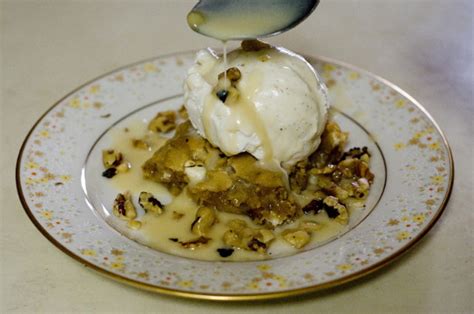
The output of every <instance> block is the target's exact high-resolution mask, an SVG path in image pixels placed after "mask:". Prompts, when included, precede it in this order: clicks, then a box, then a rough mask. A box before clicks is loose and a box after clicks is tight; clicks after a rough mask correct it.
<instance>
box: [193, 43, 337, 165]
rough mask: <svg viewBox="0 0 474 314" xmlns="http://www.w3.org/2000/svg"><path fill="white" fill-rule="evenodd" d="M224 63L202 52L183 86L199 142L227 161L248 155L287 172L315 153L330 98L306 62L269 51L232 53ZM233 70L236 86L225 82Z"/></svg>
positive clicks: (280, 51)
mask: <svg viewBox="0 0 474 314" xmlns="http://www.w3.org/2000/svg"><path fill="white" fill-rule="evenodd" d="M224 63H225V62H224V60H223V58H222V57H218V56H217V55H216V54H215V53H214V52H213V51H212V50H202V51H199V52H198V53H197V57H196V61H195V64H194V65H193V66H192V67H191V68H190V70H189V72H188V75H187V77H186V80H185V84H184V90H185V95H184V98H185V99H184V103H185V107H186V109H187V111H188V114H189V118H190V120H191V123H192V124H193V126H194V127H195V128H196V129H197V131H198V132H199V134H200V135H201V136H203V137H204V138H206V139H207V140H208V141H209V142H210V143H211V144H212V145H214V146H216V147H218V148H219V149H220V150H221V151H222V152H224V153H225V154H226V155H228V156H231V155H235V154H238V153H242V152H248V153H250V154H252V155H253V156H254V157H256V158H257V159H259V160H261V161H264V162H268V161H273V162H277V163H278V165H279V166H283V167H284V168H289V167H291V166H292V165H294V164H295V163H297V162H298V161H300V160H302V159H305V158H306V157H308V156H309V155H310V154H311V153H313V152H314V151H315V150H316V148H317V147H318V145H319V143H320V137H321V134H322V132H323V130H324V127H325V124H326V120H327V115H328V97H327V92H326V88H325V86H324V85H323V83H322V82H321V80H320V79H319V77H318V75H317V73H316V72H315V70H314V69H313V67H312V66H311V65H310V64H309V63H308V62H307V61H306V60H304V59H303V58H302V57H300V56H299V55H297V54H295V53H293V52H291V51H288V50H286V49H283V48H276V47H267V48H265V49H259V50H256V51H255V50H254V51H244V50H243V49H237V50H234V51H232V52H231V53H229V54H228V56H227V64H226V65H225V64H224ZM230 68H234V69H235V68H236V69H238V71H237V72H239V73H238V74H239V78H238V79H237V80H236V79H235V78H232V77H230V78H229V77H227V79H225V78H224V75H223V72H224V70H227V69H230ZM227 73H229V72H227ZM219 74H221V75H220V77H219ZM228 76H230V75H229V74H228ZM232 79H234V81H232Z"/></svg>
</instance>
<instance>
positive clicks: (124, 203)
mask: <svg viewBox="0 0 474 314" xmlns="http://www.w3.org/2000/svg"><path fill="white" fill-rule="evenodd" d="M112 212H113V214H114V215H115V216H117V217H119V218H120V219H123V220H132V219H135V218H136V217H137V211H136V210H135V206H133V202H132V200H131V195H130V193H129V192H126V193H125V194H122V193H119V194H118V195H117V197H116V198H115V201H114V205H113V210H112Z"/></svg>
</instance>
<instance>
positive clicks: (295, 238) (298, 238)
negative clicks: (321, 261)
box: [281, 229, 311, 249]
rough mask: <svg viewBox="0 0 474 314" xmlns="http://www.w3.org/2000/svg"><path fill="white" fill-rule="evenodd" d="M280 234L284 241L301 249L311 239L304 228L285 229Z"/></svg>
mask: <svg viewBox="0 0 474 314" xmlns="http://www.w3.org/2000/svg"><path fill="white" fill-rule="evenodd" d="M281 235H282V237H283V239H285V241H287V242H288V243H290V244H291V245H292V246H294V247H295V248H297V249H301V248H302V247H303V246H305V245H306V244H308V242H309V240H311V235H310V234H309V233H308V232H307V231H306V230H300V229H286V230H285V231H283V232H282V233H281Z"/></svg>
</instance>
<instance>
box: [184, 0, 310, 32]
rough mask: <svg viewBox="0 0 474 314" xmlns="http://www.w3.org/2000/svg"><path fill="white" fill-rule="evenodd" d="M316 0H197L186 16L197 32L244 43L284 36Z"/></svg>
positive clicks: (304, 15) (302, 18)
mask: <svg viewBox="0 0 474 314" xmlns="http://www.w3.org/2000/svg"><path fill="white" fill-rule="evenodd" d="M318 4H319V0H200V1H199V2H198V3H197V4H196V5H195V6H194V8H193V9H192V10H191V12H189V14H188V16H187V20H188V24H189V26H190V27H191V28H192V29H193V30H194V31H196V32H198V33H200V34H202V35H205V36H208V37H213V38H215V39H219V40H222V41H227V40H244V39H255V38H261V37H269V36H273V35H277V34H280V33H283V32H285V31H287V30H289V29H291V28H293V27H295V26H296V25H298V24H299V23H301V22H302V21H303V20H304V19H305V18H307V17H308V16H309V15H310V14H311V13H312V12H313V10H314V9H315V8H316V6H317V5H318Z"/></svg>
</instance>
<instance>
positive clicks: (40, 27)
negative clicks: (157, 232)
mask: <svg viewBox="0 0 474 314" xmlns="http://www.w3.org/2000/svg"><path fill="white" fill-rule="evenodd" d="M192 4H193V1H188V0H186V1H185V0H168V1H159V0H154V1H132V0H128V1H112V0H109V1H107V0H102V1H86V0H82V1H65V0H63V1H60V0H56V1H39V0H37V1H2V2H1V8H0V11H1V25H0V31H1V40H2V41H1V46H0V47H1V56H2V59H1V65H0V71H1V80H2V90H1V96H2V97H1V113H0V119H1V120H0V121H1V132H2V136H1V139H2V142H1V146H0V147H1V158H2V164H1V175H0V178H1V180H0V181H1V195H2V199H1V203H0V204H1V206H0V210H1V237H0V245H1V246H0V255H1V258H0V263H1V264H0V265H1V277H0V281H1V299H0V312H60V313H64V312H92V311H94V312H107V311H109V312H162V313H201V312H202V313H222V312H224V311H225V312H233V313H236V312H242V311H244V310H245V311H249V310H250V311H252V312H256V313H270V312H271V313H315V312H351V313H353V312H362V313H372V312H374V313H375V312H389V311H390V312H445V313H453V312H472V311H474V305H473V299H474V298H473V296H474V293H473V282H474V279H473V272H474V267H473V244H472V243H473V240H474V238H473V232H472V228H473V204H474V199H473V194H474V193H473V141H472V138H471V137H472V134H474V130H473V122H472V120H473V118H474V115H473V112H474V104H473V86H474V79H473V73H474V67H473V46H474V43H473V29H474V25H473V13H474V12H473V11H474V2H473V1H469V0H465V1H462V0H449V1H446V0H385V1H382V0H356V1H351V0H331V1H329V0H326V1H322V4H321V5H320V7H319V8H318V9H317V10H316V12H315V14H313V15H312V16H311V17H310V18H309V19H308V20H307V21H305V22H304V23H303V24H301V25H300V26H299V27H298V28H297V29H295V30H292V31H291V32H289V33H287V34H284V35H281V36H279V37H276V38H273V39H272V40H271V42H273V43H275V44H278V45H282V46H286V47H288V48H290V49H292V50H296V51H299V52H302V53H307V54H320V55H325V56H329V57H332V58H336V59H340V60H342V61H346V62H349V63H352V64H355V65H357V66H360V67H362V68H365V69H367V70H369V71H372V72H374V73H376V74H379V75H381V76H383V77H385V78H387V79H389V80H391V81H393V82H394V83H396V84H398V85H399V86H401V87H402V88H404V89H405V90H407V91H408V92H409V93H410V94H412V95H413V96H414V97H415V98H417V99H418V100H419V101H420V102H421V103H422V104H424V106H425V107H426V108H427V109H428V110H429V111H430V112H431V113H432V115H433V116H434V118H435V119H436V120H437V121H438V122H439V124H440V126H441V127H442V128H443V129H444V130H445V132H446V134H447V136H448V139H449V141H450V143H451V145H452V148H453V151H454V157H455V164H456V169H457V173H456V179H455V184H454V190H453V194H452V198H451V201H450V203H449V205H448V208H447V210H446V212H445V214H444V215H443V217H442V218H441V220H440V221H439V223H438V224H437V226H435V228H434V229H433V230H432V231H431V232H430V233H429V234H428V236H426V238H425V239H423V241H422V242H421V243H420V244H419V245H417V246H416V248H415V249H413V250H412V251H411V252H410V253H409V254H407V255H405V256H404V257H403V258H402V259H400V260H398V261H397V262H395V263H394V264H393V265H391V266H389V267H386V268H385V269H383V270H381V271H379V272H377V273H376V274H374V275H371V276H368V277H366V278H363V279H362V280H359V281H356V282H354V283H351V284H348V285H345V286H343V287H340V288H336V289H333V290H331V291H328V292H323V293H317V294H311V295H307V296H303V297H295V298H292V299H287V300H276V301H271V302H257V303H252V304H251V305H250V304H249V303H241V304H236V303H230V304H223V303H213V302H200V301H192V300H184V299H176V298H172V297H165V296H161V295H155V294H152V293H148V292H143V291H140V290H137V289H134V288H131V287H128V286H124V285H122V284H119V283H116V282H114V281H111V280H109V279H106V278H103V277H101V276H99V275H98V274H96V273H95V272H93V271H91V270H88V269H86V268H85V267H83V266H82V265H80V264H79V263H77V262H76V261H74V260H73V259H71V258H69V257H68V256H66V255H65V254H63V253H62V252H60V251H59V250H58V249H56V248H55V247H54V246H53V245H51V244H50V243H49V242H48V241H47V240H46V239H45V238H44V237H43V236H42V235H41V234H40V233H39V232H38V231H37V230H36V229H35V227H34V226H33V224H32V223H31V222H30V221H29V219H28V218H27V216H26V215H25V214H24V212H23V209H22V208H21V205H20V203H19V201H18V198H17V196H16V189H15V185H14V182H15V180H14V167H15V159H16V156H17V152H18V149H19V147H20V144H21V142H22V140H23V138H24V136H25V135H26V133H27V132H28V130H29V129H30V127H31V126H32V124H33V123H34V122H35V121H36V119H38V117H39V116H40V115H41V114H42V113H43V112H44V111H45V110H46V109H48V108H49V107H50V106H51V105H52V104H53V103H54V102H55V101H56V100H57V99H59V98H60V97H62V96H63V95H64V94H66V93H67V92H69V91H70V90H72V89H74V88H75V87H77V86H79V85H80V84H82V83H84V82H85V81H87V80H89V79H91V78H93V77H96V76H98V75H100V74H102V73H104V72H107V71H110V70H112V69H114V68H116V67H118V66H122V65H125V64H128V63H131V62H133V61H137V60H141V59H144V58H147V57H151V56H155V55H160V54H164V53H169V52H175V51H182V50H189V49H195V48H200V47H205V46H208V45H213V46H216V45H217V43H216V42H214V41H212V40H209V39H206V38H203V37H201V36H198V35H196V34H194V33H193V32H192V31H190V30H189V29H188V28H187V26H186V24H185V21H184V17H185V14H186V13H187V11H188V10H189V8H190V7H191V6H192Z"/></svg>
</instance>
